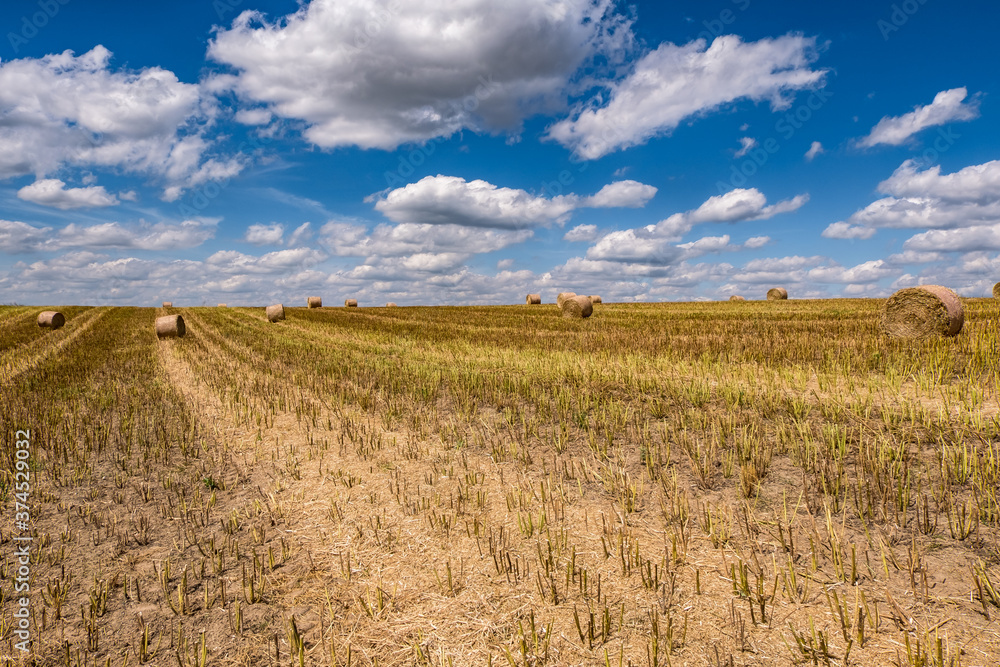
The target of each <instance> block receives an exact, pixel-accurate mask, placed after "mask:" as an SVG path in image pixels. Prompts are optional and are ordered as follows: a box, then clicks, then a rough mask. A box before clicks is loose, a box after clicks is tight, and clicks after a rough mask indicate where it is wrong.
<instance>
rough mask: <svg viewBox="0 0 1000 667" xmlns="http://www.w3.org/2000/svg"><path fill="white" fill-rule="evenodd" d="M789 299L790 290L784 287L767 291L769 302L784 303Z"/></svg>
mask: <svg viewBox="0 0 1000 667" xmlns="http://www.w3.org/2000/svg"><path fill="white" fill-rule="evenodd" d="M787 298H788V290H786V289H785V288H784V287H772V288H771V289H769V290H767V300H768V301H784V300H785V299H787Z"/></svg>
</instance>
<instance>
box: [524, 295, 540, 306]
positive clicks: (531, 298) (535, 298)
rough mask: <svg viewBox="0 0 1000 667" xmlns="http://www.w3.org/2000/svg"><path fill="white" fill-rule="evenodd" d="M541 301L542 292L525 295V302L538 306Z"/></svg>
mask: <svg viewBox="0 0 1000 667" xmlns="http://www.w3.org/2000/svg"><path fill="white" fill-rule="evenodd" d="M541 302H542V295H541V294H529V295H528V296H526V297H524V303H526V304H527V305H529V306H537V305H538V304H540V303H541Z"/></svg>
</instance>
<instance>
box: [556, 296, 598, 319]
mask: <svg viewBox="0 0 1000 667" xmlns="http://www.w3.org/2000/svg"><path fill="white" fill-rule="evenodd" d="M562 314H563V317H571V318H574V319H581V318H584V317H590V316H591V315H593V314H594V304H592V303H591V302H590V297H589V296H582V295H581V296H576V295H574V296H571V297H568V298H566V299H564V300H563V303H562Z"/></svg>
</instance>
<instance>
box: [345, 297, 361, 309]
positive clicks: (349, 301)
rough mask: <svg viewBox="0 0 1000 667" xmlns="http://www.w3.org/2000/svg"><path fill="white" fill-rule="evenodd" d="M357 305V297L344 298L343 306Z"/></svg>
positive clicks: (353, 306) (355, 306) (351, 306)
mask: <svg viewBox="0 0 1000 667" xmlns="http://www.w3.org/2000/svg"><path fill="white" fill-rule="evenodd" d="M357 307H358V300H357V299H344V308H357Z"/></svg>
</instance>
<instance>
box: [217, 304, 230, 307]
mask: <svg viewBox="0 0 1000 667" xmlns="http://www.w3.org/2000/svg"><path fill="white" fill-rule="evenodd" d="M218 307H219V308H228V307H229V306H227V305H226V304H224V303H220V304H219V306H218Z"/></svg>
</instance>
